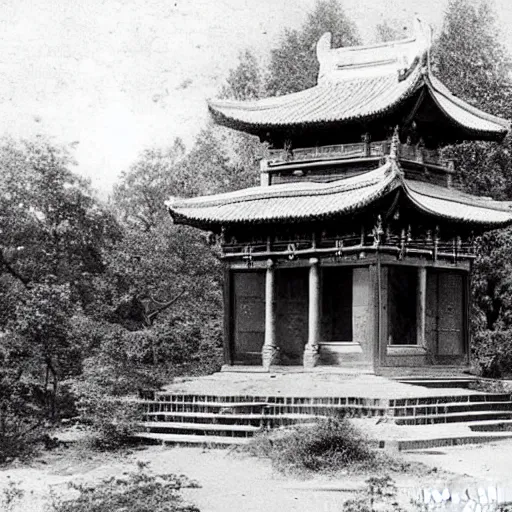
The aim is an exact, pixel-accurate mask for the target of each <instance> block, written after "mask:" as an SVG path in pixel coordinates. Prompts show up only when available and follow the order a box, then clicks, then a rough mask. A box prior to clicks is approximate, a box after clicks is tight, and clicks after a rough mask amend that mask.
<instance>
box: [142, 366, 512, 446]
mask: <svg viewBox="0 0 512 512" xmlns="http://www.w3.org/2000/svg"><path fill="white" fill-rule="evenodd" d="M444 381H445V384H444V385H449V383H450V380H449V379H448V378H444ZM454 382H457V379H455V381H454ZM142 403H143V405H144V409H145V412H144V418H143V420H144V421H143V422H142V423H141V431H140V432H139V433H138V434H137V437H139V438H141V439H144V440H146V441H152V442H168V443H181V444H211V445H229V444H244V443H246V442H248V441H249V439H250V438H251V437H252V436H253V435H255V434H257V433H259V432H262V431H265V430H269V429H275V428H287V427H289V426H290V425H294V424H298V423H312V422H316V421H322V419H324V418H327V417H332V416H338V417H340V416H348V417H350V418H353V421H355V422H356V423H360V427H361V430H362V431H364V432H365V433H367V435H368V436H369V437H370V439H371V441H372V442H373V443H375V444H377V445H378V446H380V447H381V448H390V449H397V450H411V449H424V448H429V447H436V446H450V445H454V444H463V443H479V442H492V441H497V440H501V439H506V438H510V437H512V397H511V395H510V393H483V392H478V391H473V390H471V389H464V388H459V387H434V388H430V387H424V386H421V385H418V382H415V383H414V385H412V384H406V383H402V382H398V381H396V380H392V379H388V378H386V377H382V376H376V375H370V374H361V373H360V372H355V371H354V372H350V371H341V370H339V369H337V370H336V371H328V370H316V371H315V372H300V371H294V370H291V371H290V370H277V371H273V372H266V373H245V372H240V373H233V372H228V373H225V372H221V373H216V374H213V375H210V376H205V377H197V378H181V379H177V380H176V381H175V382H173V383H172V384H170V385H168V386H166V387H165V388H164V389H162V390H160V391H156V392H153V393H149V394H147V395H146V396H145V399H144V400H142ZM354 418H355V419H354Z"/></svg>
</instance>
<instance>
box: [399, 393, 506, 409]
mask: <svg viewBox="0 0 512 512" xmlns="http://www.w3.org/2000/svg"><path fill="white" fill-rule="evenodd" d="M510 401H512V395H511V394H510V393H472V394H470V395H469V394H468V395H445V396H424V397H419V398H396V399H391V400H389V407H405V406H414V405H442V404H449V403H466V402H510Z"/></svg>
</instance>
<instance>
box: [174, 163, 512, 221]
mask: <svg viewBox="0 0 512 512" xmlns="http://www.w3.org/2000/svg"><path fill="white" fill-rule="evenodd" d="M396 190H400V191H401V192H402V193H403V194H404V196H405V197H406V199H407V200H408V201H409V202H410V204H411V205H412V206H413V207H414V208H415V209H417V210H418V211H420V212H422V213H425V214H427V215H430V216H434V217H437V218H439V219H440V220H441V219H444V220H446V221H449V222H454V223H463V224H474V225H475V226H478V227H480V228H486V229H491V228H497V227H503V226H506V225H508V224H512V202H505V201H494V200H492V199H489V198H484V197H477V196H472V195H469V194H466V193H464V192H462V191H459V190H456V189H453V188H446V187H442V186H439V185H434V184H430V183H424V182H421V181H414V180H410V179H406V178H405V177H404V173H403V171H402V170H401V168H400V166H399V164H398V162H397V161H396V160H395V159H392V158H389V159H388V161H387V162H386V163H385V164H384V165H383V166H381V167H379V168H377V169H375V170H372V171H369V172H366V173H364V174H361V175H358V176H354V177H350V178H345V179H339V180H337V181H334V182H330V183H315V182H298V183H286V184H280V185H272V186H266V187H253V188H248V189H243V190H239V191H236V192H229V193H225V194H217V195H211V196H203V197H196V198H191V199H179V198H171V199H170V200H169V201H168V202H167V206H168V208H169V212H170V214H171V217H172V218H173V219H174V221H175V222H176V223H179V224H190V225H193V226H197V227H200V228H203V229H210V230H219V229H220V227H222V226H228V225H243V224H275V223H288V222H314V221H321V220H325V219H329V218H334V217H343V216H346V215H349V214H353V213H357V212H359V211H362V210H363V209H365V208H367V207H369V205H371V204H372V203H374V202H376V201H377V200H379V199H381V198H383V197H385V196H387V195H388V194H391V193H393V192H394V191H396Z"/></svg>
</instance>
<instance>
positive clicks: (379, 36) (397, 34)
mask: <svg viewBox="0 0 512 512" xmlns="http://www.w3.org/2000/svg"><path fill="white" fill-rule="evenodd" d="M405 28H406V27H403V24H401V23H400V22H399V21H398V20H393V21H391V20H384V21H382V22H381V23H377V25H376V27H375V40H376V42H377V43H386V42H388V41H397V40H399V39H404V38H405V37H407V34H406V33H405Z"/></svg>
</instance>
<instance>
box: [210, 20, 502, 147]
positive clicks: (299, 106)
mask: <svg viewBox="0 0 512 512" xmlns="http://www.w3.org/2000/svg"><path fill="white" fill-rule="evenodd" d="M415 32H416V34H415V36H414V37H411V38H409V39H404V40H401V41H394V42H390V43H384V44H379V45H373V46H355V47H347V48H337V49H331V47H330V45H331V36H330V34H324V36H323V37H322V38H321V39H320V40H319V41H318V44H317V58H318V61H319V64H320V70H319V74H318V81H317V85H316V86H314V87H312V88H310V89H306V90H304V91H300V92H297V93H293V94H287V95H283V96H277V97H273V98H263V99H259V100H255V101H227V100H211V101H210V102H209V109H210V112H211V113H212V115H213V117H214V119H215V120H216V121H217V122H218V123H219V124H222V125H225V126H228V127H230V128H234V129H237V130H243V131H246V132H249V133H253V134H256V135H259V136H260V137H261V138H266V136H267V132H272V131H287V130H297V129H304V128H312V129H315V128H317V127H321V126H322V127H325V126H326V125H328V126H330V127H334V125H336V128H337V129H341V128H342V127H343V126H346V125H350V124H351V123H354V122H357V123H358V125H363V126H364V125H365V124H371V123H373V122H375V121H377V120H380V121H381V122H382V118H383V117H386V116H390V117H392V124H393V125H395V124H400V125H402V123H403V122H404V121H405V120H406V119H408V121H409V122H410V121H411V119H410V114H411V110H413V111H414V112H415V113H416V114H417V120H418V122H419V123H420V124H421V123H424V124H425V123H426V124H427V125H428V123H430V126H432V129H433V130H434V126H437V129H439V126H440V125H444V126H447V127H449V130H447V133H449V138H451V139H452V140H462V139H486V140H501V139H502V138H503V137H504V136H505V134H506V133H507V131H508V129H509V125H510V123H509V122H508V121H506V120H504V119H501V118H499V117H496V116H492V115H490V114H487V113H485V112H482V111H481V110H479V109H477V108H476V107H473V106H472V105H470V104H468V103H466V102H464V101H462V100H461V99H459V98H456V97H455V96H454V95H453V94H451V93H450V91H448V89H447V88H446V87H445V86H444V85H443V84H442V83H441V82H440V81H439V80H438V79H436V78H435V77H434V76H433V75H432V72H431V70H430V65H429V57H428V55H429V50H430V46H431V42H430V34H429V33H427V31H426V30H425V28H424V27H423V26H422V25H421V24H420V23H419V21H418V22H417V23H416V30H415ZM447 142H448V141H447Z"/></svg>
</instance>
